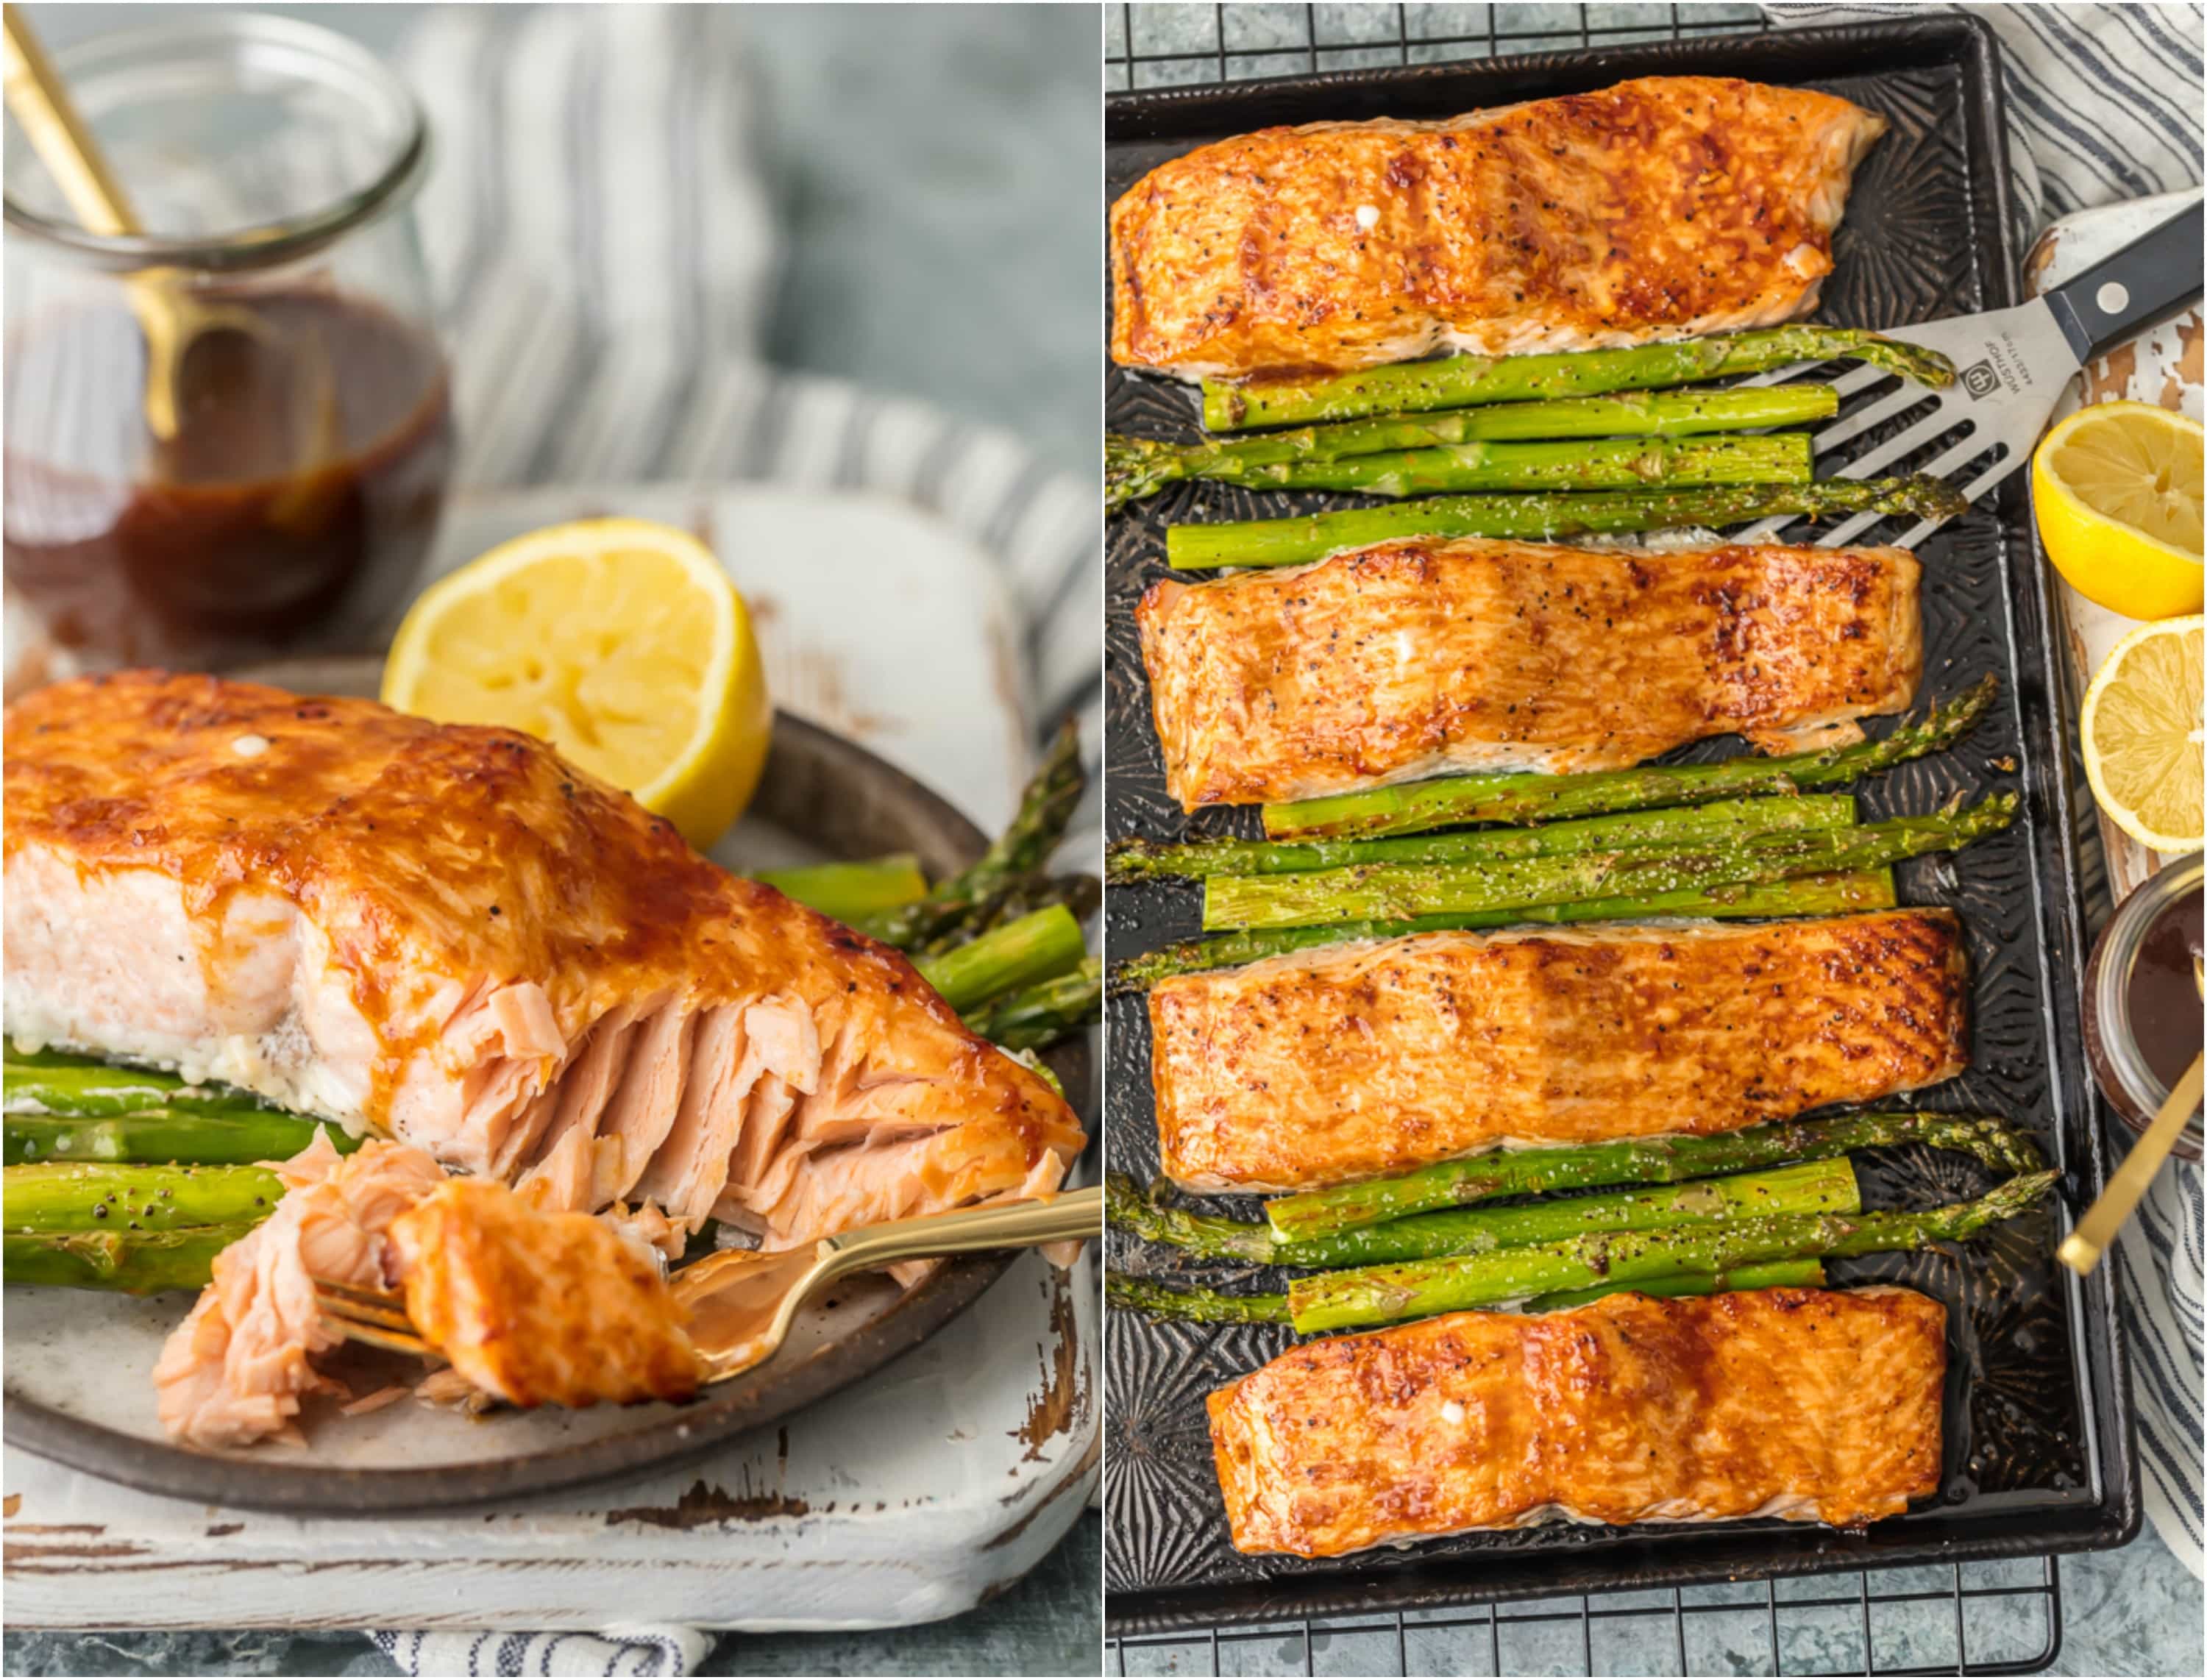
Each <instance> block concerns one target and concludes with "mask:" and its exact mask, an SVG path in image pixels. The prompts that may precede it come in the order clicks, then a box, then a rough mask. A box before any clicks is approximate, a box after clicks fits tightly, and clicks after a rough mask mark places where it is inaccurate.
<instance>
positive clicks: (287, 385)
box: [5, 290, 452, 669]
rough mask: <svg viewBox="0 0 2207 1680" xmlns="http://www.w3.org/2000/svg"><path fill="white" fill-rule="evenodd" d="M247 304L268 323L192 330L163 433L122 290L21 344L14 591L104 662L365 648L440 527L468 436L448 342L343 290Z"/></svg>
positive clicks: (37, 325)
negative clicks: (254, 329) (460, 421)
mask: <svg viewBox="0 0 2207 1680" xmlns="http://www.w3.org/2000/svg"><path fill="white" fill-rule="evenodd" d="M241 301H248V300H241ZM249 304H250V307H251V308H253V309H254V312H255V313H256V314H259V315H260V316H261V317H262V318H263V319H264V320H266V322H267V324H268V326H270V327H271V328H272V329H273V331H272V332H270V333H268V334H266V335H265V336H264V335H262V334H258V333H253V334H248V333H244V332H234V331H224V332H214V333H212V334H209V335H207V336H206V337H204V338H200V339H199V340H198V341H197V342H196V343H195V344H194V345H193V347H192V349H191V350H190V351H189V353H188V356H187V357H186V360H185V363H184V367H183V371H182V380H181V383H180V389H179V393H178V394H179V398H180V402H179V407H180V410H181V413H182V421H181V424H180V426H179V428H178V435H177V436H176V438H174V439H170V441H168V442H167V443H165V444H164V443H162V442H160V441H159V440H158V439H155V438H154V437H153V435H152V433H150V432H149V431H148V430H147V426H146V423H145V420H144V417H143V414H142V411H141V395H142V392H143V389H144V367H145V350H144V345H143V341H142V338H141V333H140V331H139V327H138V323H137V321H136V320H135V318H134V317H133V315H132V314H130V312H129V310H128V309H127V308H124V307H123V306H122V305H121V304H120V303H118V304H117V305H116V306H115V307H113V308H98V309H94V308H62V309H57V310H56V311H54V312H52V313H51V314H47V315H45V316H41V317H35V318H33V319H32V320H28V321H27V322H26V323H24V325H23V326H22V329H21V332H19V333H18V334H17V335H15V338H14V340H13V341H12V342H10V344H9V346H8V368H7V386H8V389H7V456H6V468H7V486H6V499H5V527H6V559H7V577H8V587H9V593H10V594H11V595H18V596H19V597H20V598H21V601H23V602H25V603H26V604H27V605H28V606H29V607H31V608H32V609H33V612H34V613H36V615H37V616H38V618H39V620H40V621H41V623H42V624H43V625H44V627H45V631H46V633H47V634H48V635H49V636H51V637H52V638H53V640H54V641H55V642H56V643H59V644H60V646H61V647H63V648H64V649H69V650H72V651H74V652H75V653H77V654H80V655H83V656H86V657H87V659H88V661H90V662H91V663H93V664H94V665H95V666H112V665H127V664H160V665H166V666H170V667H176V668H182V669H194V668H206V667H222V666H225V665H230V664H234V663H236V662H238V661H244V660H248V659H254V658H262V657H266V656H269V655H273V654H276V653H278V652H291V651H301V650H303V649H308V648H343V647H350V646H360V647H364V646H366V645H368V636H369V635H370V633H371V630H372V627H373V625H374V622H375V620H376V619H379V618H380V616H381V615H383V614H384V613H387V612H389V611H390V610H391V609H392V607H395V606H396V605H397V603H398V601H399V600H400V599H401V598H402V597H403V595H404V592H405V590H406V589H407V588H408V586H409V585H410V583H412V581H413V579H414V577H415V576H416V572H417V571H418V569H419V567H420V565H421V562H422V559H423V557H424V555H425V553H426V552H427V550H428V544H429V541H430V539H431V537H432V536H433V535H434V532H435V529H436V523H437V516H438V513H439V511H440V506H441V505H442V502H443V499H444V493H445V484H446V476H447V475H448V473H449V471H450V468H451V462H452V419H451V412H452V406H451V399H450V396H449V392H448V387H447V381H446V370H445V363H444V359H443V356H441V355H440V352H439V350H438V349H437V346H436V344H435V343H434V340H433V339H432V338H430V337H429V336H428V334H427V333H425V332H422V330H421V329H419V328H418V327H416V326H410V325H408V324H407V323H405V322H404V321H402V320H399V319H398V317H397V316H396V315H394V314H391V313H390V312H389V311H388V310H386V309H385V308H381V307H380V306H379V305H377V304H374V303H372V302H367V301H365V300H361V299H355V298H349V297H346V296H342V295H339V294H336V293H333V292H328V291H310V290H297V291H288V292H274V293H267V292H260V293H255V294H254V295H253V296H251V298H250V299H249Z"/></svg>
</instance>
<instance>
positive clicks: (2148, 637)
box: [2079, 617, 2207, 852]
mask: <svg viewBox="0 0 2207 1680" xmlns="http://www.w3.org/2000/svg"><path fill="white" fill-rule="evenodd" d="M2203 631H2207V618H2200V617H2193V618H2188V619H2168V621H2167V622H2165V623H2162V624H2157V625H2144V626H2142V627H2140V628H2139V629H2137V630H2134V631H2132V632H2131V633H2130V634H2129V635H2128V636H2126V637H2123V639H2122V640H2121V641H2120V642H2118V643H2115V647H2114V652H2112V653H2110V654H2109V655H2108V660H2107V663H2106V664H2104V665H2102V667H2100V670H2099V674H2098V675H2096V676H2095V677H2094V678H2093V679H2092V685H2091V687H2090V688H2089V689H2087V690H2085V691H2084V718H2083V720H2082V722H2081V724H2080V725H2079V728H2080V732H2081V733H2082V735H2083V738H2084V774H2085V775H2086V776H2087V777H2088V778H2090V781H2091V784H2092V796H2093V798H2096V799H2097V800H2098V801H2099V802H2100V809H2101V810H2103V811H2105V812H2106V813H2107V814H2108V816H2110V817H2112V818H2113V819H2114V822H2115V825H2116V827H2118V828H2120V829H2121V830H2122V831H2123V832H2124V833H2125V834H2128V835H2129V836H2130V837H2131V838H2132V840H2136V841H2138V843H2139V844H2140V845H2141V846H2151V847H2152V848H2153V849H2154V850H2155V851H2156V852H2197V851H2198V850H2199V849H2200V841H2201V835H2202V831H2203V825H2202V823H2201V820H2200V785H2201V775H2202V772H2201V742H2202V729H2201V724H2200V712H2201V707H2202V705H2203V693H2202V691H2203V687H2207V666H2204V665H2203V661H2202V644H2203V643H2207V634H2203Z"/></svg>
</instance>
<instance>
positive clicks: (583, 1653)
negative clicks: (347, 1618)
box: [370, 1628, 713, 1677]
mask: <svg viewBox="0 0 2207 1680" xmlns="http://www.w3.org/2000/svg"><path fill="white" fill-rule="evenodd" d="M370 1637H371V1638H373V1639H374V1641H375V1648H376V1649H377V1650H379V1651H380V1652H382V1653H383V1654H384V1655H385V1656H386V1657H388V1658H390V1659H391V1660H392V1662H394V1663H396V1664H397V1665H398V1666H399V1667H400V1668H401V1669H403V1670H404V1671H405V1672H407V1673H408V1674H420V1675H432V1674H434V1675H478V1674H480V1675H501V1674H542V1675H587V1676H591V1677H605V1676H612V1675H635V1676H664V1677H673V1676H678V1675H685V1674H694V1673H696V1672H697V1665H698V1664H700V1663H702V1662H703V1661H704V1660H705V1653H706V1652H708V1651H709V1650H710V1649H711V1648H712V1646H713V1641H712V1639H711V1638H710V1636H709V1635H705V1634H703V1633H700V1632H699V1631H698V1630H697V1629H695V1628H609V1629H607V1630H606V1632H605V1633H604V1634H602V1635H596V1634H426V1633H406V1634H394V1633H380V1634H374V1635H370Z"/></svg>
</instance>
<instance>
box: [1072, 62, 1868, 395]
mask: <svg viewBox="0 0 2207 1680" xmlns="http://www.w3.org/2000/svg"><path fill="white" fill-rule="evenodd" d="M1885 129H1886V121H1885V119H1884V118H1883V117H1878V116H1875V115H1873V114H1872V113H1870V112H1869V111H1863V110H1861V109H1859V108H1858V107H1857V106H1855V105H1850V104H1849V103H1848V102H1847V101H1846V100H1845V99H1837V98H1834V97H1833V96H1832V95H1831V94H1828V93H1812V92H1810V91H1809V90H1808V89H1805V88H1794V87H1766V86H1763V85H1761V84H1760V83H1756V82H1751V81H1733V80H1731V79H1728V78H1724V77H1717V76H1644V77H1641V78H1639V79H1637V80H1635V81H1622V82H1619V83H1618V84H1617V85H1616V86H1615V87H1606V88H1602V89H1600V91H1598V92H1595V93H1575V94H1570V95H1568V96H1566V97H1564V98H1561V99H1538V100H1534V101H1531V102H1529V103H1527V104H1523V105H1508V106H1504V107H1501V108H1499V109H1497V110H1492V111H1474V112H1472V113H1470V114H1468V115H1467V116H1462V117H1452V118H1450V119H1448V120H1446V121H1444V122H1423V123H1419V122H1398V121H1393V120H1389V119H1384V118H1383V119H1381V120H1379V121H1376V122H1366V123H1310V124H1307V125H1306V126H1304V127H1302V128H1295V129H1264V130H1262V131H1260V132H1259V133H1256V134H1251V135H1237V136H1235V138H1233V139H1230V140H1219V141H1217V142H1215V143H1213V144H1211V145H1208V146H1199V147H1198V148H1196V149H1195V150H1194V151H1193V152H1187V154H1185V155H1184V156H1181V157H1178V158H1172V159H1170V160H1169V161H1168V162H1166V163H1163V164H1159V165H1158V166H1157V168H1155V169H1153V170H1151V171H1150V172H1149V173H1148V174H1147V175H1145V176H1143V177H1142V178H1141V179H1140V180H1139V181H1137V182H1135V183H1134V184H1133V186H1132V187H1130V188H1127V191H1126V193H1125V194H1122V195H1121V197H1120V199H1119V200H1118V201H1117V202H1116V203H1115V204H1114V205H1113V206H1111V218H1110V243H1111V276H1112V309H1111V314H1112V322H1111V327H1112V332H1111V356H1112V359H1113V360H1114V361H1116V362H1121V363H1123V364H1126V365H1129V366H1133V367H1143V368H1161V369H1164V370H1166V371H1169V372H1171V373H1174V374H1179V375H1181V376H1182V377H1183V378H1189V379H1193V378H1196V377H1199V376H1207V375H1214V374H1215V375H1223V376H1228V377H1239V376H1242V375H1258V376H1262V375H1264V374H1271V373H1288V372H1297V371H1308V370H1311V369H1330V368H1368V367H1371V366H1373V365H1374V364H1375V363H1379V362H1407V361H1409V360H1411V359H1413V358H1415V357H1417V356H1426V355H1428V354H1430V353H1432V351H1434V350H1466V351H1470V352H1473V353H1474V354H1478V355H1483V356H1510V355H1520V354H1523V353H1526V352H1529V351H1543V350H1593V349H1598V348H1601V347H1604V346H1608V345H1615V344H1645V343H1648V342H1649V341H1650V340H1654V339H1665V338H1699V337H1701V336H1702V335H1704V334H1707V333H1711V332H1737V331H1738V330H1740V329H1742V328H1744V327H1755V326H1775V325H1777V324H1778V323H1779V322H1781V321H1788V320H1794V319H1796V318H1797V317H1798V316H1801V315H1804V314H1808V313H1809V311H1810V310H1811V309H1813V308H1815V305H1816V296H1817V291H1818V289H1819V288H1820V287H1821V284H1822V282H1823V278H1824V276H1825V275H1827V274H1828V273H1830V272H1831V270H1832V236H1833V232H1834V231H1835V230H1837V229H1838V227H1839V218H1840V216H1841V215H1842V214H1843V213H1844V212H1845V208H1846V201H1847V192H1848V188H1849V186H1850V184H1851V182H1852V179H1853V175H1854V170H1855V166H1856V165H1857V164H1859V163H1860V162H1861V161H1862V158H1863V155H1864V154H1865V153H1866V152H1868V151H1869V148H1870V146H1871V145H1872V144H1874V143H1875V140H1877V138H1878V136H1879V135H1881V134H1883V133H1884V132H1885Z"/></svg>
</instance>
